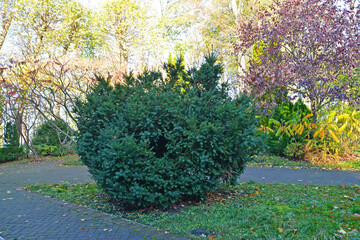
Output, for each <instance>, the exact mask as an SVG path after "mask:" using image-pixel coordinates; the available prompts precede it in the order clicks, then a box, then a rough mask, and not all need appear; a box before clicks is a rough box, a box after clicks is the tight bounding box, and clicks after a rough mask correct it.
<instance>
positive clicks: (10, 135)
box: [4, 122, 20, 147]
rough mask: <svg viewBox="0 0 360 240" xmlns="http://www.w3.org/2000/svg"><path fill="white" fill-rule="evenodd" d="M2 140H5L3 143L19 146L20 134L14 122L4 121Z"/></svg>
mask: <svg viewBox="0 0 360 240" xmlns="http://www.w3.org/2000/svg"><path fill="white" fill-rule="evenodd" d="M4 141H5V145H9V146H13V147H19V146H20V136H19V132H18V130H17V128H16V125H15V123H12V122H8V123H6V126H5V134H4Z"/></svg>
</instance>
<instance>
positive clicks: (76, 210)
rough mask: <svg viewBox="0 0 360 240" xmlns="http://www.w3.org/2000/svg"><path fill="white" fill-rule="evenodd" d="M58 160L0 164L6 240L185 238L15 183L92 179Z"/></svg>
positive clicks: (328, 180)
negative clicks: (38, 192)
mask: <svg viewBox="0 0 360 240" xmlns="http://www.w3.org/2000/svg"><path fill="white" fill-rule="evenodd" d="M59 163H61V162H56V161H53V162H49V161H43V162H37V163H33V164H31V163H27V164H17V165H11V166H4V165H3V166H0V236H2V237H3V238H4V239H6V240H8V239H46V240H51V239H53V240H55V239H59V240H61V239H66V240H71V239H76V240H82V239H84V240H85V239H87V240H88V239H129V240H136V239H183V238H179V237H176V236H171V235H169V234H165V233H164V232H161V231H156V230H155V229H153V228H151V227H148V226H144V225H141V224H138V223H134V222H131V221H127V220H125V219H121V218H113V217H111V216H109V215H107V214H104V213H100V212H97V211H94V210H91V209H87V208H84V207H80V206H75V205H73V204H71V203H67V202H63V201H58V200H55V199H51V198H46V197H44V196H42V195H39V194H34V193H28V192H26V191H25V190H22V189H21V188H19V187H21V186H23V185H26V184H36V183H43V182H46V183H60V182H65V181H67V182H74V183H76V182H92V179H91V177H90V175H89V173H88V172H87V169H86V167H84V166H78V167H60V166H58V164H59ZM250 180H252V181H255V182H262V183H265V182H266V183H294V184H296V183H301V184H325V185H340V184H342V185H352V184H357V185H360V172H347V171H326V170H325V171H323V170H319V169H286V168H260V167H248V168H247V169H246V170H245V172H244V173H243V174H242V175H241V177H240V178H239V181H241V182H247V181H250ZM82 219H85V221H82ZM110 230H111V231H110ZM0 240H2V239H1V237H0Z"/></svg>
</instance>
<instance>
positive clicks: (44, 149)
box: [34, 144, 64, 156]
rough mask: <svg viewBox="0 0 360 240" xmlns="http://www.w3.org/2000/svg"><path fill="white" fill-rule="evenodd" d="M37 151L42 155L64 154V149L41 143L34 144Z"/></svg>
mask: <svg viewBox="0 0 360 240" xmlns="http://www.w3.org/2000/svg"><path fill="white" fill-rule="evenodd" d="M34 148H35V151H36V152H37V153H38V154H40V155H42V156H61V155H64V151H62V150H61V149H60V148H59V147H57V146H52V145H50V146H49V145H46V144H39V145H34Z"/></svg>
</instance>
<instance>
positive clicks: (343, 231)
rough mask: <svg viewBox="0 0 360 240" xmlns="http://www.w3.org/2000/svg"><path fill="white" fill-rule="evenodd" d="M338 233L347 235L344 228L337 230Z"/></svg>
mask: <svg viewBox="0 0 360 240" xmlns="http://www.w3.org/2000/svg"><path fill="white" fill-rule="evenodd" d="M337 231H338V233H341V234H346V232H345V230H344V229H342V228H340V230H337Z"/></svg>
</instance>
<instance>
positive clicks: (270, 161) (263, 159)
mask: <svg viewBox="0 0 360 240" xmlns="http://www.w3.org/2000/svg"><path fill="white" fill-rule="evenodd" d="M248 166H261V167H288V168H317V167H319V166H318V165H313V164H311V163H309V162H305V161H294V160H290V159H287V158H283V157H279V156H275V155H260V156H256V157H255V158H254V159H253V160H252V161H251V162H249V164H248Z"/></svg>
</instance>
